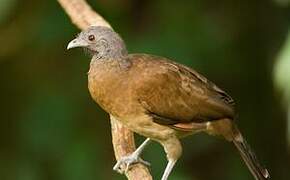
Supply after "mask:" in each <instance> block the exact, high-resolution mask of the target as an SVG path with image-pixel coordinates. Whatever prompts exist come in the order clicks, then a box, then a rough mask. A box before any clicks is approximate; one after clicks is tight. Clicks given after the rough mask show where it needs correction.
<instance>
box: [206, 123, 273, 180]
mask: <svg viewBox="0 0 290 180" xmlns="http://www.w3.org/2000/svg"><path fill="white" fill-rule="evenodd" d="M207 132H208V133H209V134H213V135H222V136H223V137H224V138H226V139H227V140H229V141H232V142H233V143H234V144H235V146H236V147H237V149H238V150H239V153H240V155H241V156H242V158H243V160H244V162H245V163H246V165H247V166H248V168H249V170H250V171H251V173H252V174H253V176H254V177H255V179H256V180H267V179H270V174H269V172H268V170H267V169H265V168H263V167H262V166H261V165H260V163H259V161H258V159H257V157H256V155H255V153H254V152H253V151H252V149H251V148H250V146H249V145H248V143H247V142H246V140H245V139H244V138H243V136H242V134H241V133H240V131H239V129H238V128H237V126H236V125H235V124H234V123H233V121H232V120H231V119H222V120H218V121H213V122H211V123H208V125H207Z"/></svg>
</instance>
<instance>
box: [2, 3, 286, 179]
mask: <svg viewBox="0 0 290 180" xmlns="http://www.w3.org/2000/svg"><path fill="white" fill-rule="evenodd" d="M279 2H280V1H279ZM281 2H284V1H281ZM281 2H280V3H278V2H276V1H269V0H268V1H258V0H236V1H232V0H221V1H210V0H193V1H186V0H178V1H177V0H172V1H166V0H98V1H97V0H91V1H89V3H90V4H91V5H92V7H93V8H94V9H95V10H96V11H97V12H99V13H100V14H102V15H103V16H104V17H105V18H106V19H107V20H108V21H109V22H110V23H111V25H112V26H113V27H114V29H115V30H116V31H117V32H119V33H120V34H121V35H122V37H123V38H124V39H125V41H126V43H127V46H128V49H129V51H130V52H131V53H133V52H135V53H136V52H143V53H150V54H156V55H160V56H165V57H168V58H171V59H173V60H175V61H177V62H180V63H183V64H185V65H188V66H190V67H192V68H194V69H196V70H197V71H199V72H201V73H202V74H204V75H205V76H206V77H208V78H209V79H210V80H211V81H213V82H215V83H216V84H217V85H218V86H220V87H221V88H222V89H224V90H225V91H227V92H228V93H229V94H230V95H231V96H232V97H233V98H234V99H235V100H236V104H237V112H238V118H237V124H238V126H239V127H240V129H241V131H242V132H243V134H244V136H245V137H246V138H247V140H248V142H249V144H251V146H252V148H253V149H254V150H255V152H256V153H257V155H258V157H259V159H260V160H261V162H262V164H264V165H265V166H266V167H267V168H268V169H269V171H270V173H271V176H272V179H273V180H289V179H290V163H289V159H290V158H289V147H290V146H289V145H288V143H287V138H288V137H287V116H286V114H287V113H286V110H285V109H286V108H285V107H283V103H282V102H284V100H283V95H282V93H280V91H279V90H277V89H276V88H275V86H274V84H275V83H274V79H273V68H274V64H275V62H276V58H277V55H278V54H279V52H280V49H281V48H282V47H283V45H284V43H285V41H286V37H287V33H288V28H289V24H290V11H289V10H290V9H289V7H287V5H286V4H287V3H281ZM282 4H283V5H282ZM78 32H79V30H78V29H76V27H75V26H74V25H72V24H71V22H70V20H69V18H68V17H67V16H66V14H65V12H64V11H63V10H62V9H61V7H60V6H59V4H58V3H57V2H56V0H54V1H53V0H51V1H39V0H25V1H21V0H0V42H1V47H0V100H1V103H0V112H1V114H0V179H1V180H51V179H53V180H79V179H83V180H96V179H125V178H124V177H123V176H121V175H118V174H117V173H115V172H113V170H112V167H113V165H114V163H115V159H114V155H113V149H112V144H111V135H110V124H109V120H108V119H109V118H108V115H107V114H106V113H105V112H104V111H102V110H101V109H100V108H99V107H98V106H97V105H96V104H95V103H94V102H93V100H92V99H91V97H90V95H89V92H88V90H87V75H86V72H87V71H88V67H89V57H88V56H86V55H85V54H84V53H83V52H82V51H81V50H72V51H66V45H67V43H68V42H69V41H70V40H71V39H73V38H74V36H75V35H76V34H77V33H78ZM289 72H290V69H289ZM284 76H286V77H289V78H288V79H289V84H290V73H289V74H285V75H284ZM289 84H288V86H289ZM285 104H286V105H287V103H284V105H285ZM142 140H143V138H142V137H139V136H137V141H138V143H140V142H141V141H142ZM182 143H183V147H184V150H183V156H182V157H181V159H180V160H179V161H178V163H177V165H176V167H175V169H174V171H173V173H172V175H171V176H170V179H173V180H212V179H223V180H232V179H235V180H252V179H253V178H252V176H251V174H250V172H249V171H248V170H247V168H246V166H245V165H244V163H243V162H242V160H241V159H240V157H239V154H238V152H237V151H236V150H235V148H234V146H233V145H232V144H231V143H228V142H226V141H224V140H222V139H221V138H217V137H211V136H208V135H205V134H198V135H195V136H190V137H187V138H185V139H183V140H182ZM143 157H144V159H146V160H147V161H149V162H151V172H152V175H153V176H154V177H155V179H160V178H161V175H162V173H163V170H164V168H165V166H166V157H165V153H164V152H163V149H162V147H161V146H160V145H159V144H157V143H152V144H151V145H150V146H149V147H147V149H146V150H145V153H144V155H143Z"/></svg>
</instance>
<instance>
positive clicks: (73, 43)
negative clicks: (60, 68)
mask: <svg viewBox="0 0 290 180" xmlns="http://www.w3.org/2000/svg"><path fill="white" fill-rule="evenodd" d="M86 46H88V45H87V43H86V42H85V41H83V40H81V39H78V38H76V39H73V40H72V41H71V42H69V43H68V45H67V48H66V49H72V48H76V47H86Z"/></svg>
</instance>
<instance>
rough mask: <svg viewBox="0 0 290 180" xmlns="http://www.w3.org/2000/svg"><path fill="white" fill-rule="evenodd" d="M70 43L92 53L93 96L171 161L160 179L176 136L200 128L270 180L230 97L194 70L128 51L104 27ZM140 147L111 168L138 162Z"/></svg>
mask: <svg viewBox="0 0 290 180" xmlns="http://www.w3.org/2000/svg"><path fill="white" fill-rule="evenodd" d="M72 47H85V48H87V49H89V50H90V51H91V52H92V54H93V58H92V61H91V65H90V70H89V73H88V80H89V90H90V93H91V95H92V98H93V99H94V100H95V101H96V102H97V103H98V104H99V105H100V106H101V107H102V108H103V109H104V110H105V111H106V112H108V113H109V114H110V115H111V116H113V117H114V118H115V119H117V120H119V121H120V122H122V123H123V124H124V125H125V126H127V127H128V128H129V129H131V130H132V131H134V132H136V133H138V134H141V135H143V136H146V137H148V138H150V139H153V140H155V141H157V142H159V143H161V144H162V145H163V147H164V149H165V151H166V154H167V158H168V161H169V163H168V165H167V167H166V170H165V172H164V175H163V177H162V180H166V179H167V178H168V175H169V173H170V171H171V170H172V168H173V166H174V164H175V162H176V161H177V159H178V158H179V157H180V156H181V152H182V148H181V145H180V142H179V140H178V139H179V138H181V137H184V136H187V135H190V134H193V133H196V132H201V131H204V132H207V133H209V134H213V135H221V136H223V137H224V138H225V139H227V140H229V141H233V142H234V144H235V146H236V147H237V149H238V150H239V152H240V154H241V156H242V158H243V160H244V161H245V163H246V164H247V166H248V167H249V169H250V171H251V172H252V174H253V175H254V177H255V179H256V180H263V179H267V178H269V174H268V172H267V170H266V169H264V168H262V166H261V165H259V163H258V161H257V159H256V157H255V155H254V153H253V152H252V151H251V150H250V148H249V146H248V145H247V143H246V142H245V140H244V139H243V137H242V135H241V133H240V132H239V130H238V129H237V127H236V125H235V124H234V122H233V119H234V117H235V112H234V101H233V99H232V98H231V97H230V96H229V95H227V94H226V93H225V92H224V91H223V90H221V89H220V88H218V87H217V86H216V85H215V84H213V83H212V82H210V81H209V80H207V79H206V78H205V77H203V76H202V75H200V74H199V73H197V72H196V71H194V70H192V69H190V68H188V67H186V66H184V65H181V64H178V63H175V62H173V61H170V60H168V59H166V58H163V57H158V56H153V55H148V54H131V55H128V53H127V50H126V46H125V44H124V42H123V41H122V39H121V38H120V37H119V35H118V34H117V33H115V32H114V31H112V30H111V29H109V28H105V27H91V28H90V29H88V30H87V31H84V32H82V33H81V34H80V35H79V36H78V37H77V38H76V39H75V40H73V41H71V43H70V44H69V46H68V48H72ZM146 142H147V141H146ZM145 144H146V143H145ZM141 146H142V148H140V149H139V148H138V149H137V151H136V153H135V154H134V153H133V155H132V157H124V158H123V160H121V161H120V162H118V163H117V165H116V166H115V167H114V169H115V170H116V169H119V168H120V164H122V163H125V164H127V165H129V164H130V163H132V162H137V161H138V158H137V159H136V156H139V155H140V153H141V151H142V150H143V148H144V147H143V145H141ZM144 146H145V145H144ZM132 158H133V159H134V158H135V159H134V160H132Z"/></svg>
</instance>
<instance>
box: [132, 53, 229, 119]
mask: <svg viewBox="0 0 290 180" xmlns="http://www.w3.org/2000/svg"><path fill="white" fill-rule="evenodd" d="M130 59H132V62H133V63H134V64H136V66H137V67H139V72H138V74H137V75H136V85H135V88H136V91H137V94H138V100H139V102H140V103H141V105H142V106H143V107H144V108H145V109H146V110H147V112H148V114H150V115H151V116H152V117H153V119H154V121H155V122H156V123H159V124H165V125H173V124H177V123H187V122H206V121H212V120H218V119H221V118H231V119H232V118H233V116H234V101H233V99H232V98H231V97H230V96H229V95H227V94H226V93H225V92H224V91H223V90H221V89H220V88H218V87H217V86H216V85H215V84H213V83H212V82H210V81H209V80H207V79H206V78H205V77H203V76H202V75H200V74H199V73H197V72H196V71H194V70H192V69H190V68H188V67H186V66H184V65H181V64H178V63H175V62H172V61H170V60H168V59H166V58H162V57H157V56H152V55H145V54H135V55H131V56H130ZM137 69H138V68H137Z"/></svg>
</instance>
